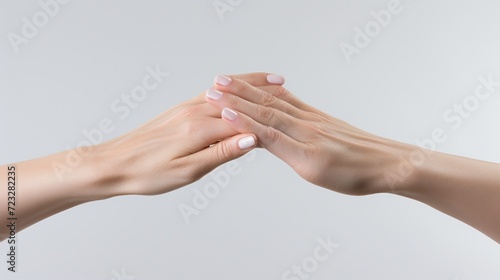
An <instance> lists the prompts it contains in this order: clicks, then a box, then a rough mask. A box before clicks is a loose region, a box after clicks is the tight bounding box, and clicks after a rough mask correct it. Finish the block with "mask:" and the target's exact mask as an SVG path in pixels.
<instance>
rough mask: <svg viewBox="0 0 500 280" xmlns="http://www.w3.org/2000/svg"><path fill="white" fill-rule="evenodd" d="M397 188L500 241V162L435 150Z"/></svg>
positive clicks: (410, 196)
mask: <svg viewBox="0 0 500 280" xmlns="http://www.w3.org/2000/svg"><path fill="white" fill-rule="evenodd" d="M407 182H408V184H407V185H405V186H403V187H402V188H401V189H399V190H396V192H397V193H398V194H400V195H403V196H406V197H409V198H412V199H416V200H418V201H421V202H423V203H425V204H428V205H429V206H432V207H434V208H436V209H437V210H439V211H441V212H443V213H446V214H448V215H450V216H452V217H455V218H457V219H459V220H461V221H463V222H465V223H467V224H469V225H471V226H473V227H474V228H476V229H478V230H479V231H481V232H483V233H484V234H486V235H488V236H489V237H491V238H492V239H494V240H495V241H497V242H500V218H498V215H499V214H500V164H496V163H490V162H485V161H479V160H474V159H469V158H464V157H459V156H453V155H448V154H443V153H439V152H432V153H430V154H428V155H427V156H426V157H425V160H424V161H423V163H422V164H420V165H416V166H415V169H414V172H413V173H412V175H411V176H410V178H409V179H408V181H407Z"/></svg>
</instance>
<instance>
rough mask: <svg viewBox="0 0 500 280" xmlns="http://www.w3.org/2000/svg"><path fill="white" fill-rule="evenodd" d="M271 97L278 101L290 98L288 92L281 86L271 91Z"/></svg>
mask: <svg viewBox="0 0 500 280" xmlns="http://www.w3.org/2000/svg"><path fill="white" fill-rule="evenodd" d="M273 95H274V96H275V97H276V98H278V99H287V98H288V97H289V96H290V92H289V91H288V90H287V89H286V88H284V87H282V86H276V87H275V89H274V90H273Z"/></svg>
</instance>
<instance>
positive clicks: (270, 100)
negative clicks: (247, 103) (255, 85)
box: [260, 92, 280, 107]
mask: <svg viewBox="0 0 500 280" xmlns="http://www.w3.org/2000/svg"><path fill="white" fill-rule="evenodd" d="M279 102H280V100H279V99H278V98H276V97H274V96H273V95H272V94H270V93H269V92H263V94H262V97H261V98H260V104H261V105H262V106H266V107H275V106H276V105H277V104H278V103H279Z"/></svg>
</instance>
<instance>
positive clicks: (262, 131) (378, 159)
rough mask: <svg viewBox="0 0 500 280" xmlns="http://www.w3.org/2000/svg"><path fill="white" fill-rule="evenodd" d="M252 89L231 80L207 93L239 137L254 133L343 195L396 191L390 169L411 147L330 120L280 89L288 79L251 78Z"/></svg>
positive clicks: (308, 174) (316, 180) (305, 173)
mask: <svg viewBox="0 0 500 280" xmlns="http://www.w3.org/2000/svg"><path fill="white" fill-rule="evenodd" d="M251 77H252V78H249V77H248V76H247V77H246V79H247V80H248V81H250V83H251V84H253V85H257V86H260V87H259V88H257V87H254V86H252V85H251V84H249V83H247V82H245V81H243V80H241V79H239V76H230V78H231V81H230V82H226V83H215V85H214V87H213V88H212V89H209V90H208V91H207V94H206V97H207V98H206V99H207V102H208V103H209V104H211V105H212V106H214V107H215V108H217V109H219V110H222V116H223V119H224V121H225V122H226V123H227V124H228V125H229V126H231V127H232V128H233V129H235V130H236V131H239V132H240V133H253V134H255V135H256V136H257V139H258V142H259V145H260V146H262V147H264V148H266V149H268V150H269V151H270V152H271V153H273V154H275V155H276V156H278V157H279V158H280V159H282V160H283V161H285V162H286V163H288V164H289V165H290V166H291V167H292V168H293V169H294V170H295V171H296V172H297V173H298V174H299V175H300V176H302V177H303V178H304V179H306V180H307V181H309V182H311V183H314V184H316V185H320V186H323V187H326V188H329V189H332V190H335V191H338V192H342V193H345V194H352V195H364V194H371V193H377V192H384V191H391V188H388V186H387V182H386V181H385V178H384V174H385V171H387V170H391V169H392V170H394V169H397V165H398V164H399V157H398V156H399V155H401V154H406V153H407V152H408V151H411V149H412V148H411V147H412V146H411V145H407V144H403V143H399V142H396V141H391V140H388V139H384V138H382V137H378V136H375V135H372V134H370V133H367V132H365V131H362V130H360V129H357V128H355V127H353V126H351V125H349V124H347V123H345V122H343V121H341V120H338V119H336V118H334V117H331V116H329V115H327V114H325V113H323V112H321V111H319V110H317V109H315V108H313V107H311V106H309V105H307V104H305V103H303V102H302V101H300V100H299V99H297V98H296V97H294V96H293V95H292V94H291V93H290V92H288V91H287V90H286V89H285V88H283V87H282V86H281V85H280V83H277V85H267V86H266V85H264V84H266V83H268V82H269V80H272V81H280V79H281V84H282V83H283V82H284V80H283V78H280V77H279V76H276V75H270V76H269V75H268V74H265V73H254V74H251Z"/></svg>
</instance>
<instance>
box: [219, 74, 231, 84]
mask: <svg viewBox="0 0 500 280" xmlns="http://www.w3.org/2000/svg"><path fill="white" fill-rule="evenodd" d="M231 81H232V80H231V78H229V77H226V76H224V75H217V76H216V77H215V82H216V83H218V84H219V85H222V86H227V85H229V84H230V83H231Z"/></svg>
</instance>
